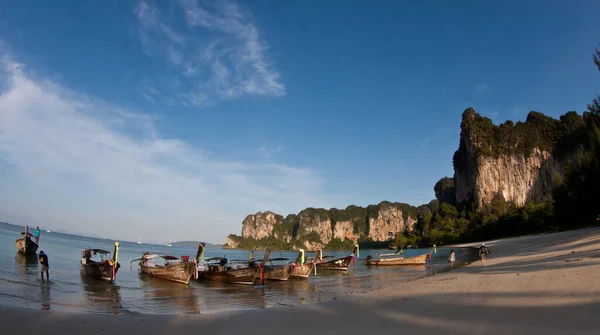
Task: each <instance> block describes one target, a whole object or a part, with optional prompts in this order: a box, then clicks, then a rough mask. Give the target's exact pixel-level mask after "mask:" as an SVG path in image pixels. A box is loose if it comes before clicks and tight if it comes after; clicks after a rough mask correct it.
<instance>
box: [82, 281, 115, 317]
mask: <svg viewBox="0 0 600 335" xmlns="http://www.w3.org/2000/svg"><path fill="white" fill-rule="evenodd" d="M81 284H82V286H83V295H84V298H85V300H86V301H87V303H88V304H89V305H90V306H91V308H90V309H91V310H98V311H102V312H108V313H113V314H119V313H121V312H123V311H124V309H123V307H122V305H121V293H120V289H121V288H120V287H119V286H118V285H116V284H109V283H106V282H103V281H99V280H96V279H95V278H90V277H89V276H86V274H85V273H81Z"/></svg>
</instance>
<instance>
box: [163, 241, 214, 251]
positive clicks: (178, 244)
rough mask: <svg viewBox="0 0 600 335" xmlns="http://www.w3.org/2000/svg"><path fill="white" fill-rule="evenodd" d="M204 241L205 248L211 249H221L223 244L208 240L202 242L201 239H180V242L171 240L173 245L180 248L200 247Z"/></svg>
mask: <svg viewBox="0 0 600 335" xmlns="http://www.w3.org/2000/svg"><path fill="white" fill-rule="evenodd" d="M199 243H202V244H204V247H205V248H211V249H221V247H222V246H221V245H219V244H212V243H207V242H200V241H179V242H171V245H172V246H174V247H178V248H198V244H199Z"/></svg>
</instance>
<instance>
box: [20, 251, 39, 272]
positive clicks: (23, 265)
mask: <svg viewBox="0 0 600 335" xmlns="http://www.w3.org/2000/svg"><path fill="white" fill-rule="evenodd" d="M15 265H16V272H17V273H20V274H21V275H24V276H30V275H34V274H35V275H39V273H38V272H39V271H38V256H37V255H36V254H24V253H22V252H16V255H15Z"/></svg>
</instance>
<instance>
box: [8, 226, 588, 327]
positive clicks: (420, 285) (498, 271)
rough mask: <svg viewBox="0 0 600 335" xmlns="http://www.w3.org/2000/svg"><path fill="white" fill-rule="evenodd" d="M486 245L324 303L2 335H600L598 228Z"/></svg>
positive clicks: (81, 323) (53, 314) (122, 319)
mask: <svg viewBox="0 0 600 335" xmlns="http://www.w3.org/2000/svg"><path fill="white" fill-rule="evenodd" d="M477 245H479V243H473V244H465V245H461V247H471V246H477ZM486 245H487V246H488V247H489V248H490V251H491V252H492V254H491V255H490V257H489V258H488V259H487V260H486V263H485V265H484V266H482V265H481V264H480V262H474V263H472V264H470V265H467V266H463V267H461V268H458V269H455V270H453V271H451V272H447V273H443V274H438V275H435V276H430V277H427V278H422V279H419V280H415V281H413V282H411V283H408V284H402V285H397V286H391V287H389V289H386V290H380V291H376V292H371V293H368V294H363V295H359V296H345V297H343V298H341V299H339V300H335V301H330V302H327V303H320V304H312V305H296V306H293V307H291V306H286V307H278V308H268V309H256V310H248V311H235V312H224V313H218V314H208V315H127V314H119V315H97V314H81V313H70V312H58V311H53V310H50V311H41V310H34V309H24V308H11V307H0V319H1V321H2V333H3V334H81V333H84V334H86V335H91V334H109V333H113V334H129V335H131V334H191V333H195V332H198V333H204V332H209V333H211V334H235V333H241V332H244V333H246V332H249V333H252V334H254V333H260V334H278V335H279V334H303V335H304V334H389V333H402V334H488V335H489V334H511V335H515V334H598V333H600V227H596V228H588V229H581V230H577V231H570V232H562V233H556V234H546V235H536V236H527V237H519V238H511V239H505V240H497V241H486ZM459 261H460V260H459Z"/></svg>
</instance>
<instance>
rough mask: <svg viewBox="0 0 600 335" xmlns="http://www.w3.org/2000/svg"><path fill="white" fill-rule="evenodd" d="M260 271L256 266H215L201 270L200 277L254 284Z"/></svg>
mask: <svg viewBox="0 0 600 335" xmlns="http://www.w3.org/2000/svg"><path fill="white" fill-rule="evenodd" d="M258 271H259V268H256V267H248V268H242V269H235V270H228V269H227V268H226V267H225V266H215V267H212V268H211V269H209V270H208V271H202V272H199V273H198V278H200V279H206V280H214V281H220V282H227V283H232V284H245V285H253V284H254V281H255V280H256V276H257V274H258Z"/></svg>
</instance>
